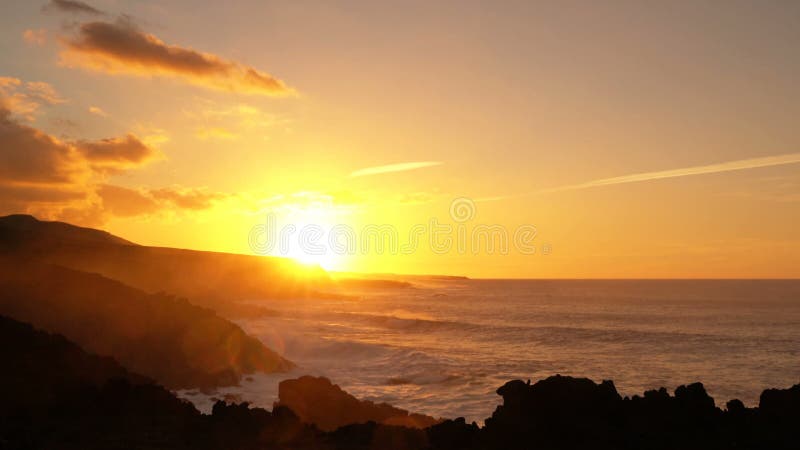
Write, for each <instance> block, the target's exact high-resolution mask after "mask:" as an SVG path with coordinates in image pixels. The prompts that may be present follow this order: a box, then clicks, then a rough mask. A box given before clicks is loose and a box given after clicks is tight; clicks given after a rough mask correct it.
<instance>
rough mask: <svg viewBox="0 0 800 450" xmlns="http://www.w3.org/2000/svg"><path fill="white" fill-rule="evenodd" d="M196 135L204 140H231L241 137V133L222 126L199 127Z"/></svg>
mask: <svg viewBox="0 0 800 450" xmlns="http://www.w3.org/2000/svg"><path fill="white" fill-rule="evenodd" d="M194 135H195V136H196V137H197V138H198V139H202V140H204V141H205V140H209V139H218V140H231V139H236V138H238V137H239V135H237V134H236V133H234V132H233V131H230V130H227V129H225V128H222V127H200V128H198V129H197V132H195V134H194Z"/></svg>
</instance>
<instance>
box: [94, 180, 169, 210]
mask: <svg viewBox="0 0 800 450" xmlns="http://www.w3.org/2000/svg"><path fill="white" fill-rule="evenodd" d="M97 195H99V196H100V199H101V200H102V202H103V211H105V212H107V213H110V214H113V215H115V216H119V217H131V216H139V215H145V214H152V213H154V212H156V211H158V210H159V209H160V207H159V205H158V203H157V202H156V201H155V200H154V199H153V198H152V197H150V196H149V195H147V193H145V192H142V191H140V190H137V189H130V188H126V187H122V186H114V185H110V184H102V185H100V186H99V187H98V189H97Z"/></svg>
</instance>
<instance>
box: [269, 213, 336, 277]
mask: <svg viewBox="0 0 800 450" xmlns="http://www.w3.org/2000/svg"><path fill="white" fill-rule="evenodd" d="M275 211H276V213H277V215H278V217H277V220H276V228H277V229H276V230H275V233H274V236H273V237H274V238H275V239H276V240H277V242H276V243H277V245H276V248H275V250H274V252H273V254H274V255H275V256H284V257H288V258H292V259H294V260H295V261H297V262H299V263H300V264H303V265H306V266H310V267H313V266H319V267H322V268H323V269H325V270H340V269H342V264H343V260H344V259H345V258H346V255H342V254H338V253H336V252H335V251H334V249H332V248H331V246H330V244H329V242H328V236H329V233H330V231H331V229H333V227H334V226H336V225H337V224H340V223H342V218H341V217H340V216H341V212H340V211H338V210H337V209H336V208H335V207H334V206H333V205H331V204H330V203H328V202H324V201H312V202H309V203H287V204H284V205H281V206H280V207H278V208H276V209H275Z"/></svg>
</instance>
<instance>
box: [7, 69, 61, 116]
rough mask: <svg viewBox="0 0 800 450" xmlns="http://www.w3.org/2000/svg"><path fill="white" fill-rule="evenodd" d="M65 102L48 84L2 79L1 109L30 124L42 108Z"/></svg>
mask: <svg viewBox="0 0 800 450" xmlns="http://www.w3.org/2000/svg"><path fill="white" fill-rule="evenodd" d="M64 102H66V100H65V99H64V98H62V97H61V95H59V93H58V92H56V90H55V88H53V86H51V85H50V84H48V83H45V82H42V81H28V82H23V81H22V80H20V79H19V78H14V77H0V109H2V110H5V111H7V112H9V113H11V114H13V115H16V116H19V117H23V118H25V120H28V121H30V122H32V121H34V120H35V116H36V113H37V112H38V111H39V109H40V108H41V107H42V106H52V105H57V104H59V103H64Z"/></svg>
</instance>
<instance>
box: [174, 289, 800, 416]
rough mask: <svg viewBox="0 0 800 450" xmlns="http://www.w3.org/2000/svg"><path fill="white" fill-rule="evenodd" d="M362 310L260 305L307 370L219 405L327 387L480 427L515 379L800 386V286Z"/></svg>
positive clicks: (205, 399) (237, 392) (357, 297)
mask: <svg viewBox="0 0 800 450" xmlns="http://www.w3.org/2000/svg"><path fill="white" fill-rule="evenodd" d="M413 283H414V287H412V288H402V289H397V288H394V289H385V290H379V289H370V290H363V291H359V292H355V293H353V292H352V291H351V293H353V295H352V297H351V298H337V299H330V298H328V299H305V300H296V301H273V302H259V304H261V305H264V306H266V307H268V308H270V309H271V310H273V311H274V314H271V315H269V316H268V317H260V318H257V319H249V320H243V321H240V325H241V326H242V327H243V328H244V329H245V330H246V331H247V332H249V333H251V334H253V335H255V336H257V337H259V338H260V339H261V340H262V341H264V342H265V343H266V344H267V345H269V346H270V347H272V348H275V349H276V350H278V351H279V352H282V353H283V354H284V355H285V356H286V357H288V358H289V359H291V360H292V361H294V362H296V363H297V364H298V366H299V368H298V369H296V370H294V371H293V372H291V373H289V374H280V375H254V376H253V377H250V378H249V379H247V380H245V381H244V382H243V383H242V386H240V387H234V388H224V389H220V390H219V391H218V392H217V393H214V394H212V395H203V394H200V393H197V392H190V393H187V392H183V393H181V394H182V395H185V396H186V397H187V398H189V399H191V400H192V401H194V402H195V403H196V404H197V405H198V406H199V407H201V408H202V409H209V408H210V405H211V400H210V399H211V397H217V398H222V397H223V396H224V395H226V394H227V395H233V396H235V398H237V399H238V400H240V401H249V402H251V403H252V404H254V405H257V406H264V407H271V405H272V402H273V401H274V400H275V398H276V395H277V383H278V382H279V381H280V380H281V379H285V378H294V377H297V376H300V375H304V374H314V375H324V376H327V377H329V378H330V379H331V380H332V381H333V382H334V383H337V384H339V385H340V386H342V388H344V389H345V390H346V391H348V392H350V393H351V394H353V395H355V396H356V397H359V398H362V399H369V400H373V401H378V402H388V403H391V404H392V405H395V406H398V407H401V408H404V409H408V410H410V411H414V412H420V413H424V414H429V415H433V416H442V417H458V416H465V417H466V418H467V419H468V420H476V421H479V422H480V421H482V420H483V419H484V418H486V417H488V416H490V415H491V412H492V411H493V410H494V408H495V406H496V405H497V404H498V403H499V401H500V397H498V396H497V395H496V394H495V390H496V389H497V388H498V387H499V386H501V385H503V384H504V383H505V382H506V381H509V380H511V379H523V380H525V379H531V380H532V381H536V380H538V379H540V378H544V377H547V376H549V375H552V374H555V373H561V374H565V375H574V376H585V377H589V378H591V379H593V380H595V381H600V380H602V379H612V380H614V382H615V383H616V386H617V389H618V390H619V391H620V392H621V393H622V394H623V395H626V394H627V395H632V394H637V393H638V394H641V393H642V392H643V391H644V390H646V389H653V388H658V387H661V386H664V387H667V388H668V389H670V390H673V389H674V388H675V387H677V386H678V385H680V384H686V383H690V382H693V381H701V382H703V383H704V384H705V386H706V388H707V389H708V391H709V393H710V394H711V395H712V396H713V397H715V400H716V401H717V404H718V405H724V402H726V401H727V400H730V399H732V398H739V399H741V400H743V401H744V402H745V404H747V405H755V404H757V403H758V396H759V394H760V393H761V391H762V390H763V389H765V388H768V387H788V386H791V385H792V384H795V383H798V382H800V357H799V356H800V282H798V281H772V280H770V281H740V280H736V281H733V280H731V281H711V280H703V281H690V280H670V281H656V280H651V281H580V280H575V281H573V280H564V281H561V280H558V281H556V280H430V279H422V280H415V281H413Z"/></svg>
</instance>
